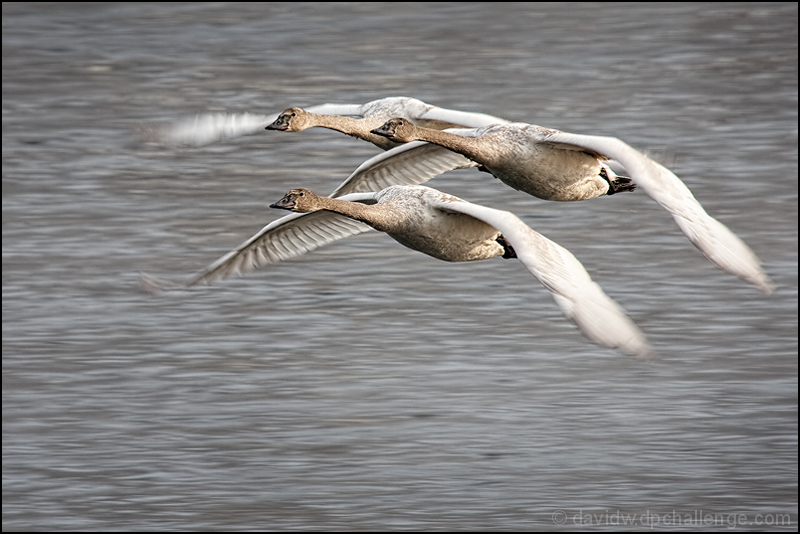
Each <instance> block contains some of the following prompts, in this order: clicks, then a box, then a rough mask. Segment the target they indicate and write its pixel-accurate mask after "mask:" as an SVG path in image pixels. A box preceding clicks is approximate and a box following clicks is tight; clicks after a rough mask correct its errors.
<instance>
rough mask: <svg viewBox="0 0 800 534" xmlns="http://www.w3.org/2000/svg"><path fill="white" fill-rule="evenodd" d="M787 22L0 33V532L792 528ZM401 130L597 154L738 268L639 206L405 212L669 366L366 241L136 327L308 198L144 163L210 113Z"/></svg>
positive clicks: (192, 17)
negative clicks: (538, 129) (521, 253)
mask: <svg viewBox="0 0 800 534" xmlns="http://www.w3.org/2000/svg"><path fill="white" fill-rule="evenodd" d="M797 20H798V19H797V4H796V3H781V4H769V3H758V4H732V5H727V4H718V3H713V4H702V3H692V4H649V3H648V4H557V5H553V4H549V5H537V4H503V3H486V4H461V3H431V4H384V3H381V4H375V3H366V4H350V3H345V4H335V3H325V4H280V3H279V4H168V3H158V4H145V5H140V4H110V5H106V4H72V5H64V4H55V5H40V4H33V3H25V4H16V3H3V134H2V135H3V141H2V143H3V145H2V146H3V529H4V530H54V529H57V530H77V529H85V530H167V529H183V530H188V529H207V530H211V529H213V530H221V529H224V530H245V529H272V530H302V529H353V530H367V529H369V530H374V529H387V530H401V529H419V530H422V529H426V530H467V529H480V530H511V529H514V530H551V529H554V528H559V527H563V528H565V529H567V528H568V529H570V530H574V529H576V528H578V529H605V530H618V529H620V528H625V527H626V526H628V528H632V529H637V530H639V529H641V528H645V527H646V528H650V527H653V528H657V529H675V528H684V529H698V528H712V529H717V530H731V529H733V528H758V529H772V530H780V529H784V530H796V529H797V202H798V199H797V183H798V159H797V147H798V136H797V124H798V123H797V95H798V91H797V59H798V57H797V42H798V39H797ZM392 95H406V96H414V97H417V98H420V99H422V100H425V101H427V102H430V103H434V104H438V105H441V106H444V107H450V108H455V109H464V110H469V111H481V112H485V113H490V114H493V115H497V116H501V117H505V118H508V119H513V120H520V121H526V122H532V123H536V124H541V125H544V126H548V127H553V128H559V129H562V130H567V131H574V132H578V133H587V134H602V135H614V136H618V137H620V138H622V139H624V140H626V141H627V142H628V143H630V144H631V145H633V146H635V147H637V148H639V149H641V150H643V151H646V152H648V153H650V154H652V155H654V157H656V158H657V159H659V160H661V161H662V162H664V163H665V164H667V165H668V166H669V167H670V168H671V169H673V170H674V171H675V172H676V174H677V175H678V176H680V177H682V178H683V179H684V181H685V182H686V183H687V185H689V187H690V188H691V189H692V191H693V192H694V194H695V196H696V197H697V198H698V199H699V200H700V201H701V202H702V203H703V205H704V207H705V208H706V209H707V210H708V211H709V213H711V214H712V215H713V216H715V217H717V218H719V219H720V220H721V221H722V222H724V223H725V224H727V225H728V226H729V227H730V228H731V229H733V230H734V231H735V232H736V233H737V234H738V235H739V236H741V237H742V238H743V239H744V240H745V241H746V242H747V243H749V244H750V245H751V246H752V248H753V249H754V250H755V251H756V253H757V254H758V255H759V256H760V257H761V258H762V260H763V262H764V266H765V268H766V270H767V272H768V273H769V274H770V276H772V277H773V279H774V280H775V281H776V283H777V284H778V285H779V288H778V290H777V291H776V292H775V293H774V294H773V295H771V296H765V295H763V294H761V293H759V292H758V291H757V290H756V289H754V288H753V287H751V286H749V285H747V284H745V283H743V282H741V281H740V280H738V279H736V278H734V277H732V276H730V275H727V274H725V273H722V272H721V271H719V270H718V269H716V268H715V267H714V266H713V265H711V264H710V263H709V262H708V261H707V260H705V258H704V257H703V256H702V255H701V254H700V253H699V252H698V251H697V250H696V249H695V248H694V247H692V246H691V244H690V243H689V242H688V240H687V239H686V238H685V237H684V236H683V235H682V234H681V233H680V231H679V229H678V228H677V226H676V225H675V224H674V222H673V221H672V219H671V217H670V216H669V215H668V214H667V213H666V212H665V211H664V210H663V209H661V208H660V207H659V206H658V205H657V204H655V203H654V202H653V201H651V200H650V199H649V198H648V197H647V196H646V195H645V194H643V193H641V192H637V193H632V194H624V195H615V196H613V197H605V198H601V199H596V200H592V201H588V202H582V203H572V204H561V203H552V202H545V201H541V200H538V199H535V198H533V197H530V196H527V195H524V194H521V193H519V192H516V191H513V190H512V189H510V188H508V187H507V186H505V185H503V184H502V183H500V182H499V181H497V180H495V179H493V178H492V177H491V176H490V175H488V174H486V173H481V172H478V171H476V170H474V169H471V170H464V171H456V172H451V173H447V174H445V175H442V176H440V177H437V178H435V179H434V180H432V181H431V182H429V183H428V185H430V186H432V187H436V188H438V189H441V190H443V191H446V192H448V193H451V194H455V195H458V196H461V197H462V198H465V199H467V200H470V201H473V202H479V203H482V204H485V205H488V206H492V207H495V208H500V209H508V210H511V211H514V212H515V213H517V214H518V215H520V216H521V217H522V218H523V219H524V220H525V221H526V222H527V223H529V224H530V225H531V226H532V227H534V228H535V229H537V230H538V231H540V232H541V233H543V234H545V235H546V236H548V237H549V238H551V239H553V240H555V241H556V242H558V243H560V244H561V245H563V246H565V247H566V248H568V249H569V250H570V251H572V252H573V253H574V254H575V255H576V257H578V258H579V259H580V260H581V261H582V262H583V263H584V264H585V265H586V267H587V269H588V270H589V272H590V273H591V274H592V276H593V277H594V278H595V279H596V280H597V281H598V282H599V283H600V284H601V285H602V286H603V287H604V289H605V290H606V291H607V292H608V293H609V294H610V295H611V296H612V297H613V298H615V299H616V300H617V301H619V302H620V303H621V304H622V305H623V306H624V307H625V309H626V310H627V311H628V312H629V314H630V315H631V317H633V319H634V320H635V321H636V322H637V324H639V325H640V326H641V328H642V329H643V331H644V332H645V333H646V334H647V336H648V338H649V339H650V341H651V342H652V343H653V344H654V346H655V348H656V350H658V352H659V353H660V356H661V357H660V359H659V360H658V361H656V362H653V363H643V362H640V361H637V360H634V359H631V358H628V357H626V356H624V355H621V354H620V353H617V352H615V351H611V350H607V349H603V348H600V347H597V346H595V345H593V344H591V343H590V342H588V341H587V340H586V339H585V338H584V337H582V336H581V335H580V333H579V332H578V331H577V329H576V328H575V327H574V326H573V325H572V324H570V323H569V322H568V321H567V320H566V319H565V318H564V317H563V316H562V315H561V313H560V311H559V310H558V308H557V306H556V305H555V303H554V302H553V300H552V298H551V296H550V295H549V293H548V292H547V291H546V290H545V289H544V288H543V287H541V285H540V284H539V283H538V282H537V281H536V280H535V279H534V278H533V277H531V275H530V274H529V273H528V272H527V270H525V269H524V268H523V266H522V265H520V264H519V262H516V261H505V260H501V259H496V260H491V261H485V262H477V263H472V264H447V263H444V262H440V261H437V260H435V259H433V258H429V257H427V256H424V255H422V254H419V253H416V252H413V251H410V250H408V249H405V248H403V247H402V246H400V245H399V244H397V243H395V242H394V241H392V240H391V239H390V238H388V237H387V236H385V235H381V234H378V233H375V232H373V233H369V234H364V235H361V236H358V237H355V238H351V239H348V240H344V241H341V242H339V243H336V244H334V245H332V246H329V247H326V248H323V249H321V250H319V251H317V252H314V253H312V254H309V255H308V256H305V257H302V258H298V259H296V260H293V261H289V262H286V263H283V264H280V265H275V266H272V267H270V268H268V269H263V270H261V271H259V272H256V273H251V274H250V275H248V276H246V277H243V278H237V279H232V280H228V281H224V282H222V283H219V284H216V285H215V286H214V287H210V288H203V289H200V290H197V291H190V292H182V293H169V294H165V295H160V296H153V295H149V294H146V293H143V292H142V291H140V289H139V287H138V273H139V272H140V271H145V272H149V273H154V274H158V275H165V276H168V277H169V276H172V277H176V278H177V277H180V276H182V275H186V274H189V273H191V272H194V271H195V270H197V269H199V268H201V267H203V266H204V265H206V264H207V263H209V262H211V261H213V260H215V259H217V258H218V257H219V256H221V255H222V254H224V253H225V252H227V251H228V250H230V249H231V248H233V247H235V246H236V245H238V244H239V243H241V242H242V241H244V240H245V239H246V238H248V237H249V236H251V235H252V234H253V233H255V232H256V231H257V230H258V229H260V228H261V227H262V226H263V225H264V224H266V223H267V222H269V221H271V220H274V219H275V218H277V217H279V216H282V215H283V213H276V212H275V210H270V209H269V208H268V207H267V206H268V205H269V204H270V203H272V202H274V201H276V200H277V199H279V198H280V197H281V196H282V195H283V194H284V193H285V192H286V191H288V190H289V189H291V188H294V187H299V186H303V187H308V188H310V189H313V190H316V191H318V192H320V193H328V192H329V191H331V190H333V189H334V188H335V186H336V185H338V184H339V183H340V182H341V181H342V180H343V179H344V178H345V177H346V176H347V175H348V174H349V173H350V172H351V171H352V170H353V169H355V168H356V166H358V165H359V164H360V163H361V162H362V161H364V160H365V159H366V158H368V157H370V156H372V155H374V154H375V153H377V149H375V147H372V146H371V145H369V144H367V143H363V142H361V141H358V140H355V139H352V138H349V137H346V136H342V135H341V134H338V133H335V132H332V131H328V130H321V129H314V130H310V131H306V132H303V133H299V134H282V133H278V132H264V133H263V134H260V135H256V136H252V137H247V138H242V139H238V140H235V141H231V142H227V143H222V144H219V145H216V146H210V147H204V148H197V149H181V150H178V149H169V148H165V147H159V146H155V145H151V144H144V143H142V142H140V140H139V139H138V138H137V135H136V132H137V129H139V128H140V127H141V126H143V125H147V124H150V123H152V122H153V121H166V120H171V119H175V118H178V117H183V116H186V115H191V114H194V113H201V112H209V111H230V112H243V111H249V112H262V113H270V112H277V111H280V110H282V109H284V108H286V107H289V106H293V105H299V106H303V105H313V104H320V103H324V102H347V103H362V102H366V101H369V100H373V99H376V98H381V97H384V96H392Z"/></svg>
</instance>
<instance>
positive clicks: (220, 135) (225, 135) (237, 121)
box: [144, 113, 278, 147]
mask: <svg viewBox="0 0 800 534" xmlns="http://www.w3.org/2000/svg"><path fill="white" fill-rule="evenodd" d="M277 118H278V114H277V113H275V114H272V115H259V114H255V113H201V114H199V115H196V116H194V117H189V118H184V119H178V120H176V121H174V122H171V123H167V124H160V125H155V126H148V127H146V128H145V131H144V137H145V139H146V140H147V141H151V142H155V143H159V144H162V145H166V146H188V147H198V146H205V145H210V144H213V143H218V142H221V141H228V140H230V139H236V138H238V137H243V136H245V135H253V134H257V133H260V132H262V131H263V130H264V128H266V127H267V125H268V124H272V123H273V122H274V121H275V119H277Z"/></svg>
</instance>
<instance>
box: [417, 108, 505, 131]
mask: <svg viewBox="0 0 800 534" xmlns="http://www.w3.org/2000/svg"><path fill="white" fill-rule="evenodd" d="M417 120H419V121H422V122H424V121H433V122H435V123H449V124H453V125H456V126H462V127H464V128H480V127H482V126H489V125H491V124H507V123H509V122H510V121H507V120H505V119H501V118H500V117H493V116H492V115H486V114H485V113H473V112H471V111H458V110H456V109H446V108H440V107H436V106H434V107H431V109H429V110H428V111H426V112H425V113H423V114H422V115H421V116H420V117H418V118H417Z"/></svg>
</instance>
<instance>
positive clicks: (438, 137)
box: [415, 127, 486, 163]
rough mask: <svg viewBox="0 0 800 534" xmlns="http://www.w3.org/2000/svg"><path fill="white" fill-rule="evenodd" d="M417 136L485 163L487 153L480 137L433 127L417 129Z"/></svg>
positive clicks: (419, 138) (421, 139)
mask: <svg viewBox="0 0 800 534" xmlns="http://www.w3.org/2000/svg"><path fill="white" fill-rule="evenodd" d="M415 133H416V138H417V139H418V140H420V141H427V142H429V143H434V144H436V145H439V146H443V147H444V148H446V149H448V150H452V151H453V152H458V153H459V154H461V155H463V156H466V157H468V158H469V159H471V160H473V161H477V162H478V163H483V160H484V159H485V156H486V154H485V153H484V152H485V150H484V148H485V147H484V146H483V143H482V142H481V139H480V138H479V137H466V136H463V135H457V134H454V133H450V132H443V131H441V130H434V129H431V128H420V127H417V128H416V129H415Z"/></svg>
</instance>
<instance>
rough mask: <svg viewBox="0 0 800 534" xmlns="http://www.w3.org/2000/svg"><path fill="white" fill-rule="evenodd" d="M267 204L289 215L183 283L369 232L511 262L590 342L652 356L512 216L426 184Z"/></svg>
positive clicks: (562, 258) (600, 297) (299, 196)
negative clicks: (520, 266) (535, 281)
mask: <svg viewBox="0 0 800 534" xmlns="http://www.w3.org/2000/svg"><path fill="white" fill-rule="evenodd" d="M270 207H272V208H279V209H285V210H289V211H292V212H294V213H292V214H290V215H288V216H286V217H283V218H281V219H278V220H277V221H275V222H273V223H271V224H269V225H267V226H265V227H264V228H263V229H262V230H261V231H260V232H258V233H257V234H256V235H255V236H253V237H251V238H250V239H249V240H247V241H246V242H245V243H243V244H242V245H240V246H239V247H237V248H236V249H235V250H233V251H231V252H229V253H228V254H226V255H225V256H223V257H222V258H220V259H219V260H217V261H216V262H214V263H212V264H211V265H209V266H208V267H206V268H205V269H203V270H202V271H200V272H199V273H197V274H195V275H194V276H192V277H190V278H188V279H187V280H186V281H185V282H184V283H183V284H182V286H183V287H189V286H193V285H197V284H207V283H210V282H212V281H214V280H218V279H221V278H224V277H226V276H230V275H232V274H238V273H242V272H246V271H248V270H251V269H254V268H258V267H262V266H264V265H267V264H269V263H274V262H277V261H281V260H285V259H288V258H290V257H294V256H298V255H301V254H304V253H306V252H309V251H311V250H313V249H315V248H318V247H320V246H322V245H323V244H325V243H329V242H331V241H334V240H336V239H340V238H342V237H346V236H347V235H354V234H357V233H360V232H363V231H366V230H368V229H370V228H374V229H375V230H378V231H380V232H384V233H386V234H388V235H389V236H390V237H392V238H393V239H395V240H396V241H398V242H399V243H401V244H402V245H404V246H406V247H408V248H411V249H413V250H417V251H419V252H422V253H425V254H428V255H429V256H432V257H434V258H437V259H440V260H444V261H450V262H462V261H477V260H484V259H489V258H494V257H496V256H502V257H504V258H514V257H516V258H518V259H519V260H520V261H522V263H523V264H524V265H525V267H526V268H527V269H528V270H529V271H530V272H531V273H532V274H533V275H534V276H535V277H536V278H537V279H538V280H539V281H540V282H541V283H542V285H544V286H545V287H546V288H547V289H548V290H549V291H550V292H551V293H552V295H553V298H554V299H555V301H556V303H557V304H558V306H559V307H560V309H561V311H562V312H563V313H564V315H566V316H567V318H569V319H570V320H572V321H573V322H574V323H575V324H576V325H577V326H578V328H579V329H580V330H581V332H582V333H583V334H584V335H585V336H586V337H587V338H589V339H590V340H592V341H593V342H595V343H597V344H599V345H602V346H605V347H610V348H617V349H620V350H621V351H623V352H625V353H628V354H630V355H632V356H634V357H637V358H642V359H650V358H653V357H655V352H654V351H653V349H652V347H651V346H650V344H649V343H648V341H647V339H646V338H645V336H644V334H643V333H642V332H641V330H639V328H638V327H637V326H636V325H635V324H634V322H633V321H632V320H631V319H630V318H629V317H628V316H627V315H626V314H625V312H624V310H623V309H622V307H621V306H620V305H619V304H617V303H616V302H615V301H614V300H612V299H611V298H610V297H609V296H608V295H607V294H606V293H605V292H604V291H603V290H602V289H601V288H600V286H599V285H598V284H597V283H595V282H594V281H593V280H592V278H591V277H590V276H589V274H588V273H587V272H586V269H585V268H584V267H583V265H582V264H581V263H580V262H579V261H578V260H577V259H576V258H575V257H574V256H573V255H572V254H571V253H570V252H569V251H568V250H566V249H565V248H563V247H561V246H559V245H558V244H556V243H554V242H553V241H551V240H549V239H547V238H546V237H544V236H543V235H541V234H539V233H537V232H535V231H534V230H532V229H531V228H530V227H529V226H527V225H526V224H525V223H524V222H522V221H521V220H520V219H519V218H518V217H517V216H515V215H514V214H512V213H510V212H507V211H500V210H496V209H492V208H488V207H485V206H480V205H478V204H472V203H470V202H466V201H464V200H461V199H460V198H457V197H454V196H451V195H448V194H446V193H443V192H441V191H437V190H435V189H431V188H429V187H425V186H390V187H387V188H386V189H383V190H381V191H379V192H365V193H351V194H348V195H345V196H343V197H341V198H330V197H321V196H318V195H316V194H314V193H313V192H311V191H309V190H308V189H293V190H292V191H289V192H288V193H287V194H286V195H285V196H284V197H283V198H281V200H279V201H278V202H276V203H274V204H272V205H271V206H270ZM142 285H143V287H144V288H145V289H147V290H149V291H153V290H159V289H169V288H170V287H169V286H168V285H166V284H164V283H163V282H160V281H158V280H155V279H153V278H151V277H149V276H147V275H144V274H143V275H142Z"/></svg>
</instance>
